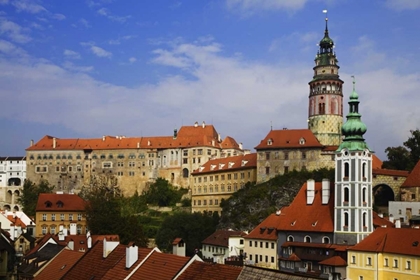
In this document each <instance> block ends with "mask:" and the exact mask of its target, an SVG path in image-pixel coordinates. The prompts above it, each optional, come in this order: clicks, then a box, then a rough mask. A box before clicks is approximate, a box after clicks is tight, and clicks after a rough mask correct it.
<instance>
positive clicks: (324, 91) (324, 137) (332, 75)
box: [308, 10, 344, 146]
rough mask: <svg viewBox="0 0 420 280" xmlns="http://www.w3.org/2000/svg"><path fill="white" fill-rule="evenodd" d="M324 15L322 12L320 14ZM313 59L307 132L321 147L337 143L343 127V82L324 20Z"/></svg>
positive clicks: (339, 141)
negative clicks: (323, 28) (310, 133)
mask: <svg viewBox="0 0 420 280" xmlns="http://www.w3.org/2000/svg"><path fill="white" fill-rule="evenodd" d="M326 12H327V11H326V10H324V13H326ZM318 45H319V50H318V52H317V54H316V56H315V67H314V68H313V70H314V76H313V79H312V81H310V82H309V114H308V128H309V129H310V130H311V131H312V132H313V134H314V135H315V137H316V138H317V139H318V141H319V142H320V143H321V144H323V145H325V146H338V145H340V143H341V126H342V124H343V105H342V104H343V93H342V86H343V83H344V82H343V81H342V80H340V77H339V75H338V70H339V68H340V67H339V66H338V65H337V63H338V60H337V57H336V55H335V52H334V42H333V40H332V39H331V38H330V36H329V31H328V17H325V31H324V37H323V38H322V39H321V41H320V42H319V44H318Z"/></svg>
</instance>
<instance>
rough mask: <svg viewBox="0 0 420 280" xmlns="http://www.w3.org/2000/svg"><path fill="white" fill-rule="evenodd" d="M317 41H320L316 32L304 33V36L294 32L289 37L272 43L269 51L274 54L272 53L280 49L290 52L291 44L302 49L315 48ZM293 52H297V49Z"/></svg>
mask: <svg viewBox="0 0 420 280" xmlns="http://www.w3.org/2000/svg"><path fill="white" fill-rule="evenodd" d="M317 41H319V34H318V33H316V32H310V33H304V34H301V33H297V32H294V33H292V34H289V35H287V36H283V37H281V38H277V39H274V40H273V41H272V42H271V44H270V46H269V48H268V51H270V52H272V51H277V50H279V49H283V50H290V42H294V44H295V45H296V46H298V47H302V48H304V47H305V46H308V45H310V46H312V47H313V46H314V45H315V43H316V42H317ZM296 46H295V47H296ZM312 49H313V48H312ZM293 51H295V49H294V50H293Z"/></svg>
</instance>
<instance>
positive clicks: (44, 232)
mask: <svg viewBox="0 0 420 280" xmlns="http://www.w3.org/2000/svg"><path fill="white" fill-rule="evenodd" d="M42 234H43V235H46V234H47V227H46V226H42Z"/></svg>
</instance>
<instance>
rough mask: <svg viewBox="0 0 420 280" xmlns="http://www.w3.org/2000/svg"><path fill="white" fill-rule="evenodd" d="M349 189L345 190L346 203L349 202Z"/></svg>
mask: <svg viewBox="0 0 420 280" xmlns="http://www.w3.org/2000/svg"><path fill="white" fill-rule="evenodd" d="M349 192H350V191H349V188H344V202H349V196H350V195H349Z"/></svg>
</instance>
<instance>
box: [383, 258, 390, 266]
mask: <svg viewBox="0 0 420 280" xmlns="http://www.w3.org/2000/svg"><path fill="white" fill-rule="evenodd" d="M384 266H385V267H387V266H389V263H388V259H387V258H385V259H384Z"/></svg>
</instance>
